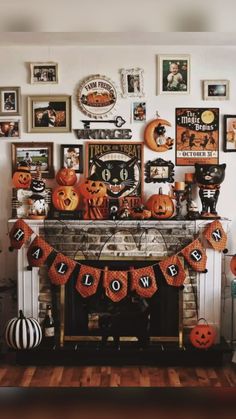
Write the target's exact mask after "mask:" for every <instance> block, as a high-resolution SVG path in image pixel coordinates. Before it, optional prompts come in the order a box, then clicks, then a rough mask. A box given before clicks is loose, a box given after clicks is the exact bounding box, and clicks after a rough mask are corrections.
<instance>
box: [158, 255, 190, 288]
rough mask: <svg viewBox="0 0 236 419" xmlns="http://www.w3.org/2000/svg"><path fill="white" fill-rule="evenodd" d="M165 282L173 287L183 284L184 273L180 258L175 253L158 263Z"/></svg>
mask: <svg viewBox="0 0 236 419" xmlns="http://www.w3.org/2000/svg"><path fill="white" fill-rule="evenodd" d="M159 266H160V269H161V272H162V273H163V275H164V277H165V279H166V282H167V284H169V285H172V286H174V287H180V286H181V285H183V283H184V280H185V277H186V274H185V271H184V268H183V265H182V263H181V261H180V258H179V257H178V256H177V255H174V256H171V257H169V258H167V259H165V260H163V261H161V262H160V263H159Z"/></svg>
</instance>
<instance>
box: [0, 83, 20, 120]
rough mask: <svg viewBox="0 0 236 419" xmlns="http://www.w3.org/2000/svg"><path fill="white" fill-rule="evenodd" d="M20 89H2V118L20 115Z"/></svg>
mask: <svg viewBox="0 0 236 419" xmlns="http://www.w3.org/2000/svg"><path fill="white" fill-rule="evenodd" d="M20 112H21V91H20V87H0V116H6V115H8V116H13V115H20Z"/></svg>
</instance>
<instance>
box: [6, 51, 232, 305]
mask: <svg viewBox="0 0 236 419" xmlns="http://www.w3.org/2000/svg"><path fill="white" fill-rule="evenodd" d="M0 50H1V54H2V56H4V57H5V59H4V60H3V61H2V63H1V67H0V80H1V85H0V151H1V153H0V167H1V218H0V233H1V235H0V236H1V250H2V252H1V254H0V259H1V270H2V274H3V276H4V278H7V277H12V276H14V275H15V272H16V266H15V257H14V256H13V255H12V254H9V252H8V244H7V243H6V237H7V233H8V224H7V221H8V219H10V218H21V217H23V218H33V219H35V218H36V219H37V218H42V219H45V218H47V217H51V218H61V219H68V218H69V216H68V214H69V215H70V217H71V218H76V219H77V218H79V219H90V220H94V221H95V222H96V220H97V219H114V220H116V219H123V220H125V219H136V220H138V219H159V220H161V219H168V218H171V217H172V218H173V219H177V220H178V219H193V220H194V219H199V218H207V217H209V218H210V219H212V218H213V219H214V218H217V217H223V218H224V217H226V218H229V219H230V220H231V224H230V234H229V243H228V248H229V251H230V252H231V253H235V252H236V238H235V236H236V215H235V214H236V177H235V158H236V96H235V94H234V92H235V91H236V79H235V74H234V69H235V67H236V54H235V52H236V51H235V50H234V48H232V47H231V48H225V47H224V48H220V47H217V48H216V47H208V46H206V47H194V46H186V47H184V46H181V47H177V46H174V47H171V46H165V47H164V46H157V47H154V46H150V47H145V48H144V47H141V46H140V47H137V46H136V47H98V48H95V47H88V48H85V47H75V46H74V47H71V46H68V47H59V46H57V47H53V46H51V47H50V48H48V47H39V46H35V47H33V46H31V47H22V48H20V49H17V48H15V47H8V48H7V47H4V48H0ZM196 164H197V165H196ZM202 165H205V166H204V168H203V169H202V167H201V166H202ZM64 169H67V173H66V175H65V173H64V174H63V170H64ZM71 169H73V170H72V172H73V171H74V173H72V174H71V176H72V177H71V179H70V175H69V171H70V170H71ZM64 171H65V170H64ZM204 171H205V172H204ZM63 176H64V177H63ZM32 179H33V180H34V181H35V183H34V185H33V182H32ZM209 179H210V180H209ZM37 182H38V183H37ZM93 188H95V189H96V190H95V189H93ZM98 189H99V190H98ZM74 190H75V192H74ZM63 194H64V197H63V198H62V195H63ZM77 194H78V196H77ZM75 195H76V196H75ZM161 195H164V196H165V197H167V198H168V199H169V201H170V205H169V212H167V214H168V215H165V214H164V213H163V206H162V210H160V208H159V207H157V205H159V204H157V202H159V201H160V200H162V198H160V196H161ZM167 198H166V199H167ZM153 202H154V204H153ZM25 203H26V205H25ZM155 205H156V207H155ZM26 207H27V208H26ZM63 217H64V218H63ZM229 296H230V295H229ZM229 296H228V297H229ZM226 298H227V295H226Z"/></svg>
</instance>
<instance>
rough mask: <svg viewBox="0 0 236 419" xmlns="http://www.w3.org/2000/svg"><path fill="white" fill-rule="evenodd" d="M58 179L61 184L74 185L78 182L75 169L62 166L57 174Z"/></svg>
mask: <svg viewBox="0 0 236 419" xmlns="http://www.w3.org/2000/svg"><path fill="white" fill-rule="evenodd" d="M56 181H57V183H58V184H59V185H65V186H73V185H75V183H76V182H77V176H76V173H75V171H74V169H68V168H67V167H62V168H61V169H60V170H59V171H58V172H57V174H56Z"/></svg>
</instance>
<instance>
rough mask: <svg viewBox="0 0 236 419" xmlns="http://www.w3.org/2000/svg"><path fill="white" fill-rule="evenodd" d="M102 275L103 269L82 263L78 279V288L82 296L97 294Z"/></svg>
mask: <svg viewBox="0 0 236 419" xmlns="http://www.w3.org/2000/svg"><path fill="white" fill-rule="evenodd" d="M100 277H101V270H100V269H97V268H93V267H92V266H86V265H81V267H80V271H79V274H78V277H77V281H76V289H77V291H78V292H79V293H80V295H82V297H90V296H91V295H93V294H95V293H96V291H97V287H98V284H99V279H100Z"/></svg>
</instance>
